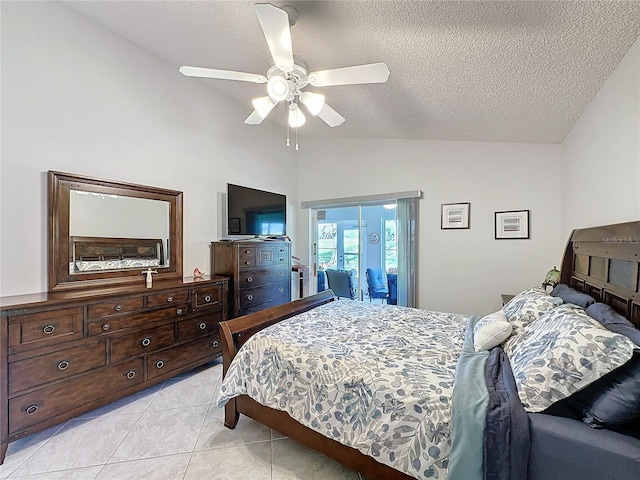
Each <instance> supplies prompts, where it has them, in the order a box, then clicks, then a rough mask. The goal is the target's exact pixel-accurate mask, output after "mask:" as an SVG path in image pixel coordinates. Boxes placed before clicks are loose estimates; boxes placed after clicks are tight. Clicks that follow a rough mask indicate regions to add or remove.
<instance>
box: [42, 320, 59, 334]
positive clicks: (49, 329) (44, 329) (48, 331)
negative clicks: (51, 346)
mask: <svg viewBox="0 0 640 480" xmlns="http://www.w3.org/2000/svg"><path fill="white" fill-rule="evenodd" d="M55 329H56V326H55V325H52V324H51V323H50V324H49V325H45V326H44V327H42V333H44V334H45V335H51V334H52V333H53V332H54V331H55Z"/></svg>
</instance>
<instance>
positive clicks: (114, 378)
mask: <svg viewBox="0 0 640 480" xmlns="http://www.w3.org/2000/svg"><path fill="white" fill-rule="evenodd" d="M143 367H144V362H143V359H142V358H138V359H136V360H132V361H130V362H127V363H124V364H120V365H116V366H113V367H108V368H103V369H100V370H99V371H98V372H96V373H93V372H89V373H86V374H84V375H81V376H79V377H76V378H73V379H70V380H68V381H66V382H63V383H60V384H58V385H53V386H51V387H47V388H43V389H41V390H38V391H35V392H31V393H27V394H25V395H20V396H19V397H15V398H13V399H11V400H9V433H10V434H11V433H14V432H17V431H19V430H21V429H23V428H26V427H29V426H31V425H35V424H37V423H40V422H43V421H45V420H47V419H49V418H52V417H55V416H56V415H60V414H63V413H66V412H67V411H69V409H70V407H74V406H81V405H84V404H87V403H90V402H93V401H95V400H97V399H99V398H101V397H103V396H105V395H109V394H113V393H114V392H117V391H119V390H123V389H125V388H128V387H131V386H133V385H137V384H139V383H142V382H143V381H144V370H143Z"/></svg>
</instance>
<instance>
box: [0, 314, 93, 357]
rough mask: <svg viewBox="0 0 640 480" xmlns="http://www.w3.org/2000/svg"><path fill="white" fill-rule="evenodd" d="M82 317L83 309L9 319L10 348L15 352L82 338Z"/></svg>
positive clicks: (16, 316) (18, 316) (17, 316)
mask: <svg viewBox="0 0 640 480" xmlns="http://www.w3.org/2000/svg"><path fill="white" fill-rule="evenodd" d="M82 317H83V315H82V308H81V307H74V308H64V309H60V310H49V311H47V312H40V313H29V314H26V315H15V316H12V317H9V347H10V348H11V351H12V352H14V351H18V350H29V349H32V348H39V347H45V346H48V345H55V344H58V343H62V342H67V341H69V340H75V339H78V338H82V324H83V321H82Z"/></svg>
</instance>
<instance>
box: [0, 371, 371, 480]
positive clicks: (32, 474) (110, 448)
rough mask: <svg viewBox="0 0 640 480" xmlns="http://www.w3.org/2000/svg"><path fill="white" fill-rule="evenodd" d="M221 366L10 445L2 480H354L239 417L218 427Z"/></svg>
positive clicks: (330, 462)
mask: <svg viewBox="0 0 640 480" xmlns="http://www.w3.org/2000/svg"><path fill="white" fill-rule="evenodd" d="M221 376H222V365H221V363H219V362H216V363H212V364H209V365H207V366H205V367H202V368H199V369H196V370H194V371H192V372H189V373H187V374H184V375H181V376H178V377H175V378H173V379H171V380H167V381H166V382H164V383H162V384H159V385H156V386H154V387H150V388H148V389H146V390H144V391H142V392H139V393H137V394H134V395H131V396H129V397H127V398H124V399H122V400H119V401H117V402H114V403H112V404H110V405H107V406H105V407H102V408H100V409H97V410H94V411H92V412H89V413H87V414H85V415H82V416H79V417H76V418H73V419H71V420H69V421H68V422H66V423H64V424H61V425H57V426H55V427H52V428H50V429H47V430H45V431H42V432H40V433H37V434H34V435H31V436H29V437H27V438H24V439H21V440H18V441H16V442H13V443H11V444H9V450H8V452H7V457H6V459H5V462H4V465H2V466H0V479H20V480H143V479H144V480H200V479H206V480H222V479H224V480H294V479H296V480H298V479H299V480H358V479H359V478H360V476H359V475H358V473H356V472H354V471H351V470H348V469H346V468H345V467H343V466H342V465H340V464H338V463H336V462H334V461H333V460H331V459H329V458H327V457H325V456H323V455H320V454H318V453H316V452H313V451H311V450H309V449H307V448H305V447H303V446H301V445H299V444H297V443H296V442H294V441H293V440H291V439H288V438H286V437H283V436H281V435H280V434H278V433H277V432H275V431H272V430H271V429H270V428H267V427H265V426H263V425H260V424H258V423H257V422H254V421H253V420H251V419H250V418H247V417H244V416H241V417H240V421H239V423H238V426H237V427H236V428H235V429H234V430H229V429H228V428H225V427H224V425H223V411H224V410H223V409H221V408H218V407H217V406H216V403H215V402H216V398H217V390H218V388H219V384H220V380H221Z"/></svg>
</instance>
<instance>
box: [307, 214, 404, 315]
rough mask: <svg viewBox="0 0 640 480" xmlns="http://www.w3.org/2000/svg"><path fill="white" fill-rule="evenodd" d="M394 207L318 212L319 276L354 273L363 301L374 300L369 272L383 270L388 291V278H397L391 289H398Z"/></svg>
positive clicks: (317, 252)
mask: <svg viewBox="0 0 640 480" xmlns="http://www.w3.org/2000/svg"><path fill="white" fill-rule="evenodd" d="M395 207H396V204H395V203H385V204H373V205H358V206H355V207H354V206H348V207H332V208H323V209H318V210H315V220H316V222H315V229H314V230H315V232H316V234H315V239H314V243H315V251H316V269H317V271H319V275H322V272H324V271H325V270H327V269H339V270H353V271H354V276H355V277H356V279H357V297H358V299H360V300H368V301H371V300H372V299H371V298H370V297H369V288H368V283H367V277H366V271H367V269H369V268H371V269H378V270H380V272H381V278H382V279H383V281H384V283H385V286H386V288H387V290H389V286H388V278H389V276H391V277H394V278H393V279H392V287H395V282H394V281H393V280H394V279H395V277H397V273H398V246H397V221H396V215H395V211H396V210H395ZM394 293H395V292H394ZM395 297H396V296H395V295H393V298H395ZM375 301H376V302H378V303H380V302H381V301H382V300H381V299H379V298H378V299H376V300H375ZM385 301H386V300H385Z"/></svg>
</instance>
